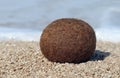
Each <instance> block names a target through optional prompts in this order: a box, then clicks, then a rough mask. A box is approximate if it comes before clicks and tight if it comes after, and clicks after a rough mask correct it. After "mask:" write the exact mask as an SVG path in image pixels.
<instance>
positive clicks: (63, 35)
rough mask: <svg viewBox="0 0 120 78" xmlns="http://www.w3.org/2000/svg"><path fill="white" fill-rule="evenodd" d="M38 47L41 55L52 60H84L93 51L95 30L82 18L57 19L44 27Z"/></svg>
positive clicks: (75, 61)
mask: <svg viewBox="0 0 120 78" xmlns="http://www.w3.org/2000/svg"><path fill="white" fill-rule="evenodd" d="M40 48H41V51H42V53H43V55H44V56H45V57H46V58H47V59H48V60H50V61H53V62H61V63H64V62H69V63H80V62H85V61H87V60H89V59H90V57H91V55H92V54H93V53H94V51H95V48H96V36H95V32H94V30H93V28H92V27H91V26H90V25H89V24H88V23H86V22H84V21H82V20H79V19H74V18H63V19H58V20H56V21H53V22H52V23H51V24H49V25H48V26H47V27H46V28H45V29H44V31H43V33H42V35H41V39H40Z"/></svg>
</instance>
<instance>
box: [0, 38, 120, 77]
mask: <svg viewBox="0 0 120 78" xmlns="http://www.w3.org/2000/svg"><path fill="white" fill-rule="evenodd" d="M0 78H120V43H112V42H106V41H98V42H97V47H96V52H95V53H94V55H93V56H92V57H91V59H90V60H89V61H87V62H84V63H78V64H74V63H55V62H50V61H48V60H47V59H46V58H45V57H44V56H43V55H42V53H41V51H40V48H39V42H27V41H14V40H10V41H1V42H0Z"/></svg>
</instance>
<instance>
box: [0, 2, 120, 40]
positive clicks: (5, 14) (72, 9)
mask: <svg viewBox="0 0 120 78" xmlns="http://www.w3.org/2000/svg"><path fill="white" fill-rule="evenodd" d="M59 18H78V19H82V20H84V21H86V22H88V23H89V24H90V25H91V26H92V27H93V28H94V30H95V32H96V36H97V39H98V40H104V41H112V42H118V41H120V35H119V34H120V0H104V1H102V0H90V1H88V0H59V1H57V0H0V40H9V39H15V40H24V41H39V38H40V35H41V33H42V31H43V29H44V28H45V27H46V26H47V25H48V24H49V23H50V22H52V21H53V20H56V19H59Z"/></svg>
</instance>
